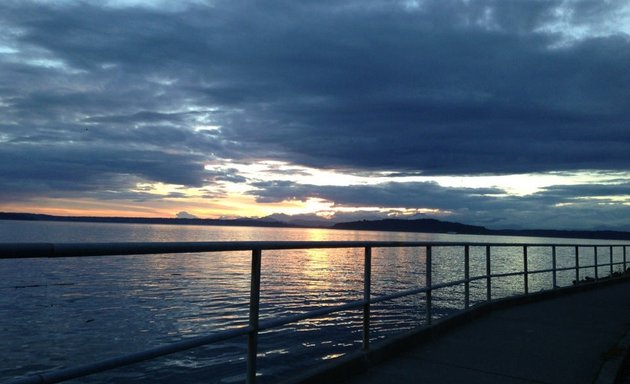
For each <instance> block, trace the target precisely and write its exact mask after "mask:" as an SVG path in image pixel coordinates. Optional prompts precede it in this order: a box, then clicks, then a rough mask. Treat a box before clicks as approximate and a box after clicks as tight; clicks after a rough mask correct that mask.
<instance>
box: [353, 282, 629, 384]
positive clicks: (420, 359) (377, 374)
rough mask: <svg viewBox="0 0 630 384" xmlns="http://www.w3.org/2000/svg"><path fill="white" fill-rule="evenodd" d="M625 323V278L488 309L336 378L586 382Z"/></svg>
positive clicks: (381, 383)
mask: <svg viewBox="0 0 630 384" xmlns="http://www.w3.org/2000/svg"><path fill="white" fill-rule="evenodd" d="M628 330H630V282H622V283H616V284H611V285H607V286H604V287H598V288H595V289H592V290H587V291H582V292H576V293H569V294H566V295H562V296H559V297H554V298H551V299H546V300H542V301H537V302H533V303H527V304H522V305H518V306H513V307H511V308H507V309H497V310H494V311H492V312H490V313H489V314H487V315H485V316H482V317H480V318H479V319H476V320H474V321H472V322H469V323H467V324H464V325H461V326H458V327H455V328H453V329H450V330H448V331H446V332H444V333H443V334H441V335H439V336H436V337H434V338H431V339H430V340H428V341H427V342H425V343H422V344H421V345H419V346H416V347H413V348H412V349H410V350H408V351H406V352H404V353H402V354H400V355H398V356H395V357H393V358H390V359H388V360H386V361H385V362H383V363H381V364H378V365H375V366H372V367H370V368H369V369H368V370H367V371H365V372H363V373H362V374H360V375H359V376H357V377H355V378H353V379H350V380H346V381H343V382H344V383H346V384H359V383H361V384H377V383H378V384H385V383H441V384H446V383H466V384H473V383H501V384H509V383H519V384H520V383H549V384H561V383H571V384H575V383H593V382H595V380H596V378H598V376H599V379H600V381H601V379H602V377H601V376H602V374H600V370H601V369H602V366H603V364H604V363H605V361H606V360H609V361H610V360H614V359H615V358H616V359H617V360H619V353H618V349H617V348H616V345H617V343H618V342H620V340H621V339H622V338H623V337H624V335H625V334H626V332H627V331H628ZM608 366H610V364H608ZM606 370H607V369H604V371H602V373H604V372H605V371H606ZM607 375H608V376H611V377H608V378H606V377H604V378H603V379H604V380H603V382H606V381H608V382H609V383H612V382H613V379H614V373H613V374H612V375H611V374H607ZM604 376H606V375H604Z"/></svg>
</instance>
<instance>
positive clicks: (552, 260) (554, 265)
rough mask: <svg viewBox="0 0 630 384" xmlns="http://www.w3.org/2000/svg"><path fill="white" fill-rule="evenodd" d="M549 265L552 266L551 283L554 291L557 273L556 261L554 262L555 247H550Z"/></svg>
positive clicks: (556, 284) (556, 283)
mask: <svg viewBox="0 0 630 384" xmlns="http://www.w3.org/2000/svg"><path fill="white" fill-rule="evenodd" d="M551 264H552V267H551V269H553V281H552V284H553V289H556V288H558V271H557V269H558V264H557V261H556V246H555V245H552V246H551Z"/></svg>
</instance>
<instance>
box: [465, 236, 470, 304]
mask: <svg viewBox="0 0 630 384" xmlns="http://www.w3.org/2000/svg"><path fill="white" fill-rule="evenodd" d="M464 280H465V282H464V308H465V309H468V307H470V246H468V245H465V246H464Z"/></svg>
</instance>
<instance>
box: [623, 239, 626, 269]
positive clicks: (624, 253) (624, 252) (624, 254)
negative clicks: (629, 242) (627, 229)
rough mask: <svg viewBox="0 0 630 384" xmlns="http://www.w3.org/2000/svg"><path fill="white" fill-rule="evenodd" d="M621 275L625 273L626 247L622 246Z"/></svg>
mask: <svg viewBox="0 0 630 384" xmlns="http://www.w3.org/2000/svg"><path fill="white" fill-rule="evenodd" d="M623 273H626V246H625V245H624V246H623Z"/></svg>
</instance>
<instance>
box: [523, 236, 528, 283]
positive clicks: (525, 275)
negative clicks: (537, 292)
mask: <svg viewBox="0 0 630 384" xmlns="http://www.w3.org/2000/svg"><path fill="white" fill-rule="evenodd" d="M523 278H524V280H525V281H524V282H525V294H526V295H527V294H528V293H529V273H528V272H527V245H524V246H523Z"/></svg>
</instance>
